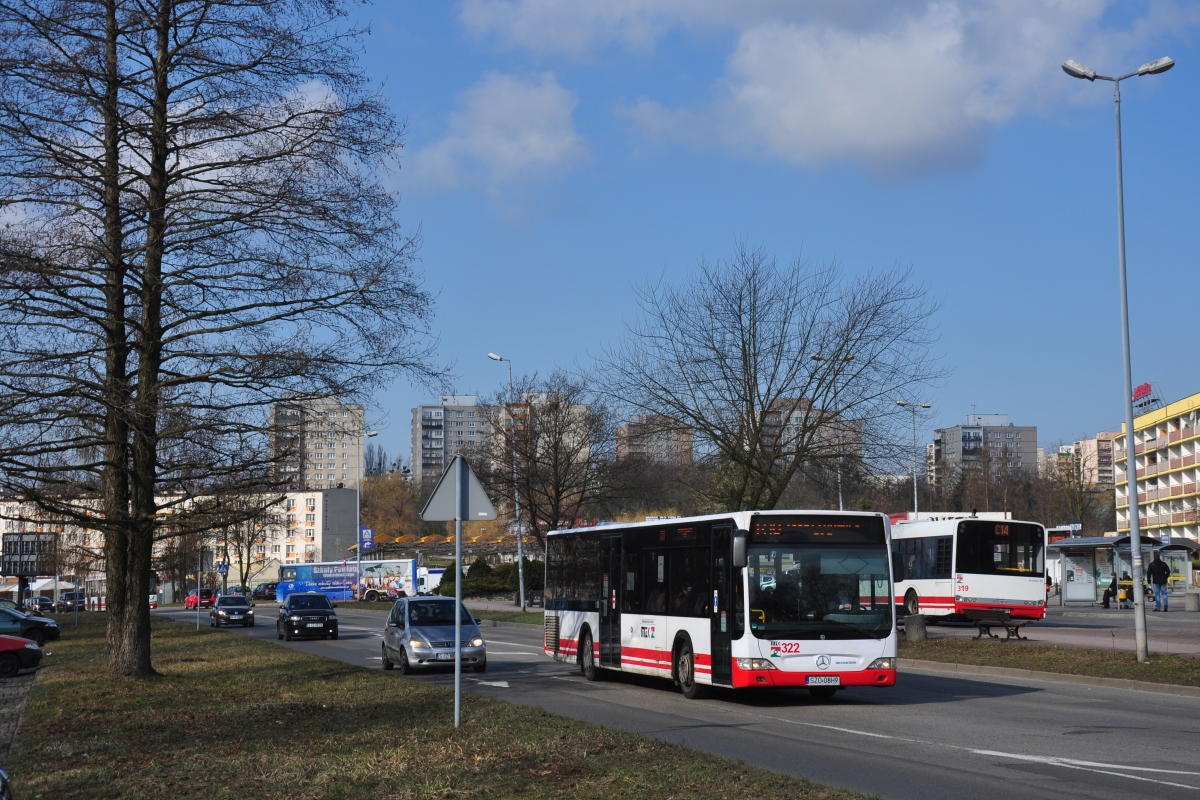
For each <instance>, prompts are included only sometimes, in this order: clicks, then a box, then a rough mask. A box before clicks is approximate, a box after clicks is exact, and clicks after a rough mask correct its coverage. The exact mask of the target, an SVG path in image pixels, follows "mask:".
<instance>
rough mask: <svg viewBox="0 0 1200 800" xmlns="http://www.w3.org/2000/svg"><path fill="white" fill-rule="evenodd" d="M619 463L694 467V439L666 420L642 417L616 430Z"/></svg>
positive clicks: (688, 432)
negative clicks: (634, 460) (634, 462)
mask: <svg viewBox="0 0 1200 800" xmlns="http://www.w3.org/2000/svg"><path fill="white" fill-rule="evenodd" d="M616 437H617V461H625V460H627V459H642V460H644V461H647V462H650V463H654V464H662V465H665V466H672V467H690V466H691V465H692V459H693V456H694V453H693V436H692V431H691V429H689V428H681V427H679V426H678V425H675V424H673V423H672V421H671V420H670V419H668V418H667V417H661V416H645V415H639V416H635V417H632V418H631V419H630V420H629V421H628V422H627V423H625V424H624V425H622V426H620V427H619V428H617V431H616Z"/></svg>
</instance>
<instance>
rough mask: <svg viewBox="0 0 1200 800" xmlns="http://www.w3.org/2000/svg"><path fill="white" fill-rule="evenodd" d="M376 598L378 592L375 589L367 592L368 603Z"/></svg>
mask: <svg viewBox="0 0 1200 800" xmlns="http://www.w3.org/2000/svg"><path fill="white" fill-rule="evenodd" d="M378 599H379V592H377V591H375V590H374V589H372V590H371V591H369V592H367V602H368V603H374V602H375V601H376V600H378Z"/></svg>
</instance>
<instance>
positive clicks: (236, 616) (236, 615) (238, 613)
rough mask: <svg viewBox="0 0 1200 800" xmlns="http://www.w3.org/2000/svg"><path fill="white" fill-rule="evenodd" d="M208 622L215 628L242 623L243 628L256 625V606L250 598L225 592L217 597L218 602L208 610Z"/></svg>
mask: <svg viewBox="0 0 1200 800" xmlns="http://www.w3.org/2000/svg"><path fill="white" fill-rule="evenodd" d="M208 624H209V625H211V626H212V627H214V628H220V627H221V626H222V625H241V626H242V627H243V628H252V627H254V607H253V606H252V605H251V603H250V600H249V598H246V597H242V596H241V595H239V594H223V595H219V596H218V597H217V604H216V605H214V606H213V607H212V608H210V609H209V610H208Z"/></svg>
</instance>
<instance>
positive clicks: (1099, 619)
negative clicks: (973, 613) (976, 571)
mask: <svg viewBox="0 0 1200 800" xmlns="http://www.w3.org/2000/svg"><path fill="white" fill-rule="evenodd" d="M1182 609H1183V604H1182V603H1180V605H1179V609H1178V610H1177V609H1176V608H1174V607H1172V608H1171V610H1170V611H1169V612H1167V613H1156V612H1154V611H1147V612H1146V638H1147V641H1148V643H1149V647H1150V652H1152V653H1162V654H1170V655H1187V656H1200V614H1196V613H1191V614H1189V613H1187V612H1185V611H1183V610H1182ZM975 634H976V629H975V626H973V625H971V624H969V623H942V624H938V625H930V626H929V638H931V639H937V638H973V637H974V636H975ZM1021 634H1022V635H1023V636H1026V637H1028V638H1029V640H1030V641H1033V642H1037V643H1039V644H1049V645H1059V646H1063V647H1084V648H1088V649H1092V650H1125V651H1128V652H1133V651H1134V650H1135V649H1136V647H1135V641H1134V627H1133V611H1131V610H1117V609H1115V608H1114V609H1104V608H1100V607H1095V608H1088V607H1087V606H1083V607H1078V608H1071V607H1069V606H1068V607H1066V608H1060V607H1057V606H1051V607H1050V608H1048V609H1047V614H1046V618H1045V619H1043V620H1040V621H1038V622H1034V623H1032V624H1029V625H1026V626H1025V627H1024V628H1022V629H1021Z"/></svg>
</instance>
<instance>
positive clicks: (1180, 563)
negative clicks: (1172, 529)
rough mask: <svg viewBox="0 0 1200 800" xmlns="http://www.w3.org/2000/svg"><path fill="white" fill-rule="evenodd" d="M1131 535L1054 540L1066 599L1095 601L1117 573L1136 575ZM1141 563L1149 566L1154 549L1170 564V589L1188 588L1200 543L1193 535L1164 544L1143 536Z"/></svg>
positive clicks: (1121, 576)
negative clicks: (1193, 539)
mask: <svg viewBox="0 0 1200 800" xmlns="http://www.w3.org/2000/svg"><path fill="white" fill-rule="evenodd" d="M1129 538H1130V537H1128V536H1074V537H1069V538H1066V539H1060V540H1059V541H1057V542H1051V543H1050V544H1049V545H1048V546H1047V548H1048V549H1049V550H1050V551H1051V553H1054V554H1057V555H1058V560H1059V562H1060V564H1061V571H1062V572H1061V574H1062V583H1061V586H1062V599H1063V602H1065V603H1072V602H1083V603H1095V602H1097V601H1099V600H1100V599H1101V597H1102V596H1103V595H1104V590H1105V589H1107V588H1108V586H1109V584H1110V583H1111V582H1112V575H1113V573H1116V575H1117V579H1118V581H1120V580H1124V581H1126V582H1128V581H1129V580H1130V577H1129V576H1132V575H1133V561H1132V558H1131V556H1132V548H1131V547H1130V541H1129ZM1141 545H1142V547H1141V550H1142V565H1143V566H1148V565H1149V564H1150V561H1151V560H1152V558H1153V556H1154V554H1155V553H1159V554H1161V556H1162V559H1163V561H1165V562H1166V563H1167V566H1169V567H1170V568H1171V577H1170V582H1169V586H1170V590H1171V591H1172V592H1186V591H1187V590H1188V587H1189V586H1190V585H1191V582H1192V565H1191V561H1192V559H1193V558H1194V557H1195V556H1196V554H1197V553H1198V552H1200V544H1198V543H1196V542H1194V541H1192V540H1191V539H1182V538H1172V539H1171V542H1170V544H1164V543H1162V542H1160V541H1158V540H1156V539H1152V538H1150V537H1142V542H1141Z"/></svg>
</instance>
